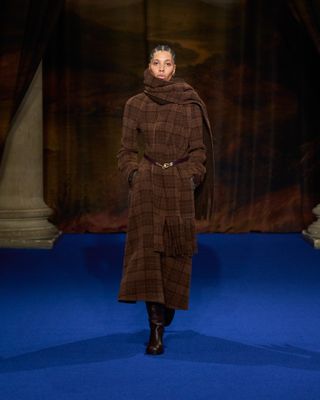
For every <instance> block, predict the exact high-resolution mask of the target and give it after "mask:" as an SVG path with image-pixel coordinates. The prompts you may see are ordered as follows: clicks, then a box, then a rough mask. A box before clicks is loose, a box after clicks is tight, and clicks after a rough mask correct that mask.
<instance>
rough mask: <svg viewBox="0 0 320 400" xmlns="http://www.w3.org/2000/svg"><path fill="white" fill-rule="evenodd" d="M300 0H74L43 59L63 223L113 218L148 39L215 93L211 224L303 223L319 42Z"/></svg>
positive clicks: (72, 228)
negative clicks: (119, 160)
mask: <svg viewBox="0 0 320 400" xmlns="http://www.w3.org/2000/svg"><path fill="white" fill-rule="evenodd" d="M294 3H295V2H290V1H275V0H271V1H263V0H255V1H253V0H211V1H209V0H207V1H204V0H203V1H201V0H188V1H185V0H162V1H161V2H159V1H156V0H154V1H152V0H150V1H139V0H117V1H115V0H109V1H101V0H74V1H72V0H67V1H66V3H65V8H64V11H63V13H62V15H61V17H60V20H59V23H58V25H57V28H56V30H55V33H54V36H53V37H52V38H51V41H50V45H49V47H48V49H47V52H46V55H45V61H44V70H45V195H46V201H47V203H48V204H49V206H51V207H52V208H53V209H54V215H53V217H52V219H53V221H54V222H55V223H56V224H58V225H59V226H60V228H61V229H63V230H64V231H66V232H84V231H90V232H117V231H122V230H124V229H125V227H126V223H127V197H128V193H127V185H126V183H125V182H124V181H123V180H122V178H121V177H120V175H119V173H118V171H117V165H116V153H117V150H118V148H119V143H120V136H121V116H122V111H123V107H124V104H125V102H126V100H127V99H128V98H129V97H130V96H132V95H133V94H136V93H138V92H139V91H141V90H142V88H143V86H142V77H143V71H144V69H145V67H146V65H147V63H148V54H149V51H150V50H151V49H152V48H153V47H154V46H155V45H157V44H159V43H165V44H169V45H170V46H172V47H173V48H174V49H175V51H176V53H177V75H179V76H181V77H183V78H184V79H185V80H186V81H187V82H189V83H190V84H191V85H193V86H194V87H195V88H196V90H197V91H198V92H199V94H200V96H201V97H202V98H203V100H204V101H205V103H206V104H207V107H208V111H209V116H210V119H211V122H212V125H213V129H214V135H215V157H216V171H215V175H216V178H215V182H216V184H215V211H214V213H213V214H212V215H211V217H210V219H208V220H205V221H198V228H199V230H202V231H205V230H207V231H218V232H245V231H266V232H268V231H269V232H281V231H299V230H301V229H302V228H304V227H306V226H307V225H308V224H309V223H310V222H311V221H312V220H313V215H312V213H311V209H312V207H313V206H314V205H315V204H316V203H318V202H319V201H320V185H319V173H320V163H319V151H320V142H319V110H318V106H317V104H318V93H319V89H320V88H319V83H317V82H319V79H318V75H319V71H320V62H319V53H318V51H317V48H316V45H315V42H314V41H313V40H312V38H311V36H310V32H308V29H306V27H305V26H304V25H303V23H302V20H301V18H299V14H298V13H297V9H295V7H294Z"/></svg>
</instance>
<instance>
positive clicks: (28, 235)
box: [0, 207, 61, 249]
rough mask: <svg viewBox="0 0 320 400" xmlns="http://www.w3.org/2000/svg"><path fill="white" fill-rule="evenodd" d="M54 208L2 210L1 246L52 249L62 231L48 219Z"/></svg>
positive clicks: (0, 218) (0, 212)
mask: <svg viewBox="0 0 320 400" xmlns="http://www.w3.org/2000/svg"><path fill="white" fill-rule="evenodd" d="M51 213H52V210H51V209H50V208H48V207H40V208H36V209H30V210H0V247H7V248H35V249H51V248H52V247H53V245H54V243H55V241H56V240H57V238H58V237H59V236H60V235H61V232H60V231H59V230H58V229H57V228H56V227H55V226H54V225H53V224H51V223H50V222H49V221H48V219H47V218H48V216H49V215H51Z"/></svg>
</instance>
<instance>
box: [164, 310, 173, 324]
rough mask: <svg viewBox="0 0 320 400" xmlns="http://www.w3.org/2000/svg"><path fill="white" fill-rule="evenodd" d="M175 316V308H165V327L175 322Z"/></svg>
mask: <svg viewBox="0 0 320 400" xmlns="http://www.w3.org/2000/svg"><path fill="white" fill-rule="evenodd" d="M174 314H175V309H174V308H168V307H165V311H164V315H165V318H164V326H169V325H170V324H171V322H172V320H173V317H174Z"/></svg>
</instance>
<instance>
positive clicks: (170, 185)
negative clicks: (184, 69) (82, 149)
mask: <svg viewBox="0 0 320 400" xmlns="http://www.w3.org/2000/svg"><path fill="white" fill-rule="evenodd" d="M144 83H145V90H144V92H143V93H140V94H138V95H136V96H134V97H131V98H130V99H129V100H128V101H127V103H126V105H125V110H124V115H123V129H122V139H121V147H120V150H119V152H118V155H117V157H118V166H119V169H120V171H121V172H122V173H123V175H124V176H125V177H126V179H128V178H129V177H130V176H132V173H133V171H135V170H137V173H136V174H135V175H134V177H133V180H132V183H131V189H130V194H129V220H128V231H127V238H126V247H125V255H124V266H123V276H122V280H121V284H120V292H119V300H120V301H128V302H135V301H137V300H142V301H154V302H159V303H163V304H165V305H166V306H167V307H171V308H175V309H187V308H188V303H189V289H190V277H191V257H192V255H193V254H194V253H195V252H196V250H197V246H196V238H195V205H194V192H193V187H192V181H191V179H192V177H193V176H195V177H196V180H197V181H199V182H201V181H202V180H203V179H204V176H205V173H206V168H205V166H204V163H205V161H206V146H205V145H204V140H203V131H204V129H203V128H204V126H206V128H207V130H208V131H209V132H210V135H211V130H210V123H209V119H208V115H207V111H206V107H205V105H204V103H203V102H202V100H201V99H200V97H199V96H198V94H197V93H196V92H195V91H194V89H193V88H192V87H191V86H190V85H188V84H187V83H185V82H184V81H182V80H178V79H172V80H171V81H163V80H161V79H158V78H155V77H154V76H153V75H152V74H151V73H150V72H149V70H148V69H147V70H146V71H145V73H144ZM138 135H141V136H142V139H143V142H144V150H145V154H147V155H148V156H149V157H151V158H152V159H154V160H156V161H158V162H160V163H162V164H163V163H165V162H170V161H173V160H177V159H182V158H184V157H186V156H188V157H189V159H188V161H185V162H183V163H180V164H177V165H175V166H173V167H170V168H168V169H162V168H161V167H158V166H156V165H154V164H152V163H151V162H150V161H148V160H146V159H145V158H142V159H141V161H140V162H139V161H138V144H137V143H138Z"/></svg>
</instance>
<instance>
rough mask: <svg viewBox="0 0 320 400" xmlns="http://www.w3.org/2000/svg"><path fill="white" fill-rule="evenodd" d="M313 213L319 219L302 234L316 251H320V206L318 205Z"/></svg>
mask: <svg viewBox="0 0 320 400" xmlns="http://www.w3.org/2000/svg"><path fill="white" fill-rule="evenodd" d="M312 212H313V214H314V215H315V216H316V217H317V220H316V221H314V222H313V223H312V224H311V225H309V226H308V228H307V229H306V230H304V231H303V232H302V234H303V236H304V238H305V239H306V240H307V241H308V242H310V243H311V244H312V245H313V247H314V248H315V249H320V204H318V205H317V206H316V207H315V208H314V209H313V210H312Z"/></svg>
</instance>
